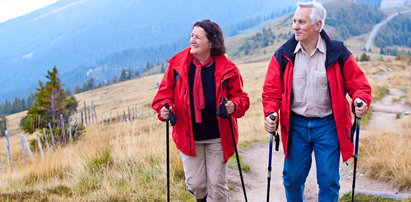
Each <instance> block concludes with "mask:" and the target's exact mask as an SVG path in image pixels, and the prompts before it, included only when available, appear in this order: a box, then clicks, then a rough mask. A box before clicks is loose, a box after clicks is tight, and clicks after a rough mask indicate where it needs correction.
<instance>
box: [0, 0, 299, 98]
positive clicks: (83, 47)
mask: <svg viewBox="0 0 411 202" xmlns="http://www.w3.org/2000/svg"><path fill="white" fill-rule="evenodd" d="M279 2H280V1H279V0H276V1H271V0H259V1H247V0H235V1H217V0H211V1H198V2H191V1H188V0H175V1H167V0H158V1H142V0H138V1H137V0H135V1H129V0H98V1H97V0H60V1H58V2H56V3H55V4H53V5H50V6H48V7H45V8H43V9H40V10H37V11H35V12H33V13H30V14H28V15H25V16H22V17H19V18H16V19H13V20H9V21H7V22H4V23H1V24H0V47H2V49H0V71H1V72H2V75H3V77H2V78H0V92H1V93H0V97H2V98H4V97H12V96H15V95H20V96H21V95H26V94H27V93H28V92H29V91H32V90H33V89H34V86H35V84H36V83H37V81H38V80H39V79H41V77H42V75H43V74H44V73H45V72H46V70H49V69H51V68H52V67H53V66H54V65H57V67H58V68H59V70H60V72H61V73H62V75H63V81H64V83H66V84H67V86H68V87H73V86H74V85H75V83H76V82H77V83H82V82H83V81H84V80H85V77H86V75H85V73H86V72H87V71H88V70H89V69H91V68H96V67H97V66H99V65H104V61H106V60H107V57H111V56H113V55H114V56H115V55H116V54H118V53H121V52H122V51H125V50H135V51H134V54H135V55H137V57H141V61H147V60H160V58H161V60H164V59H166V58H165V57H166V56H167V55H169V54H166V53H167V52H166V53H163V55H160V56H158V55H157V54H156V53H157V52H162V51H161V50H162V46H163V45H167V46H165V48H168V47H173V46H174V45H173V44H175V43H178V42H179V41H182V39H184V40H187V39H188V36H189V33H190V29H191V26H192V24H193V23H194V22H195V21H197V20H199V19H204V18H210V19H212V20H214V21H216V22H218V23H219V24H220V25H221V26H222V27H223V28H224V27H229V26H231V25H233V24H235V23H239V22H242V21H244V20H247V19H249V18H254V17H257V16H262V17H264V16H268V15H269V14H271V13H272V12H278V11H281V9H283V8H286V7H289V6H293V5H294V4H295V0H293V1H287V2H282V3H281V5H279V4H278V3H279ZM187 41H188V40H187ZM186 43H188V42H186ZM180 44H181V43H180ZM154 48H156V49H155V50H156V51H146V50H147V49H148V50H153V49H154ZM168 49H169V48H168ZM153 53H154V54H153ZM141 61H138V62H140V63H142V62H141ZM130 65H131V64H130ZM132 65H133V66H134V67H135V66H137V65H138V63H133V64H132Z"/></svg>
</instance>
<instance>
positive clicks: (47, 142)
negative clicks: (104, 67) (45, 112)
mask: <svg viewBox="0 0 411 202" xmlns="http://www.w3.org/2000/svg"><path fill="white" fill-rule="evenodd" d="M43 136H44V142H46V147H47V150H50V145H49V140H48V138H47V133H46V129H45V128H43Z"/></svg>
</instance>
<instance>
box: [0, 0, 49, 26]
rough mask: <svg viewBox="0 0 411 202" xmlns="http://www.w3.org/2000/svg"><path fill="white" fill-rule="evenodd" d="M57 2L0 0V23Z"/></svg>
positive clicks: (45, 0)
mask: <svg viewBox="0 0 411 202" xmlns="http://www.w3.org/2000/svg"><path fill="white" fill-rule="evenodd" d="M56 1H57V0H0V23H1V22H4V21H6V20H8V19H12V18H15V17H18V16H21V15H24V14H26V13H30V12H32V11H34V10H37V9H39V8H42V7H44V6H47V5H49V4H52V3H54V2H56Z"/></svg>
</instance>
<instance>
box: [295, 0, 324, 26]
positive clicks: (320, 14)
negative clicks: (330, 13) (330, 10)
mask: <svg viewBox="0 0 411 202" xmlns="http://www.w3.org/2000/svg"><path fill="white" fill-rule="evenodd" d="M297 8H312V10H311V14H310V18H311V22H312V23H313V24H315V23H317V22H318V21H320V20H321V21H322V22H323V23H322V25H321V28H320V32H321V30H323V28H324V25H325V17H326V15H327V11H326V10H325V8H324V6H323V5H322V4H321V3H320V2H318V1H313V2H304V3H303V2H299V3H297Z"/></svg>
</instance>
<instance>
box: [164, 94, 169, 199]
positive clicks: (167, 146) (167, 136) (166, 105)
mask: <svg viewBox="0 0 411 202" xmlns="http://www.w3.org/2000/svg"><path fill="white" fill-rule="evenodd" d="M164 107H165V108H166V109H168V110H170V105H169V104H168V102H166V103H165V104H164ZM169 123H170V119H167V121H166V153H167V160H166V161H167V202H169V201H170V145H169V143H168V141H169V137H170V134H169V133H170V132H169Z"/></svg>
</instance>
